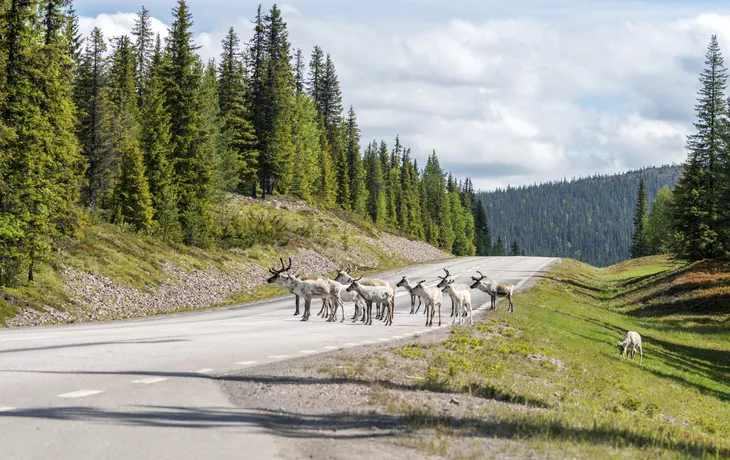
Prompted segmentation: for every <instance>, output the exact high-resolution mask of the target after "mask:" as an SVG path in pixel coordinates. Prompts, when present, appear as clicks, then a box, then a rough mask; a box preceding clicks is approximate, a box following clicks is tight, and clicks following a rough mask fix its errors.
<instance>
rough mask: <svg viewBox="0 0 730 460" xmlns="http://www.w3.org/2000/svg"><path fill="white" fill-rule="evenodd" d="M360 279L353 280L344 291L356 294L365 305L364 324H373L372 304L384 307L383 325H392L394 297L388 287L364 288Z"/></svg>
mask: <svg viewBox="0 0 730 460" xmlns="http://www.w3.org/2000/svg"><path fill="white" fill-rule="evenodd" d="M361 279H362V277H360V278H357V279H353V280H352V283H351V284H350V286H348V288H347V289H346V290H347V291H348V292H353V291H354V292H357V293H358V294H360V295H361V296H362V298H363V299H364V300H365V303H366V304H367V321H366V322H365V324H368V325H372V324H373V302H378V303H380V304H382V305H384V307H383V310H384V316H385V325H386V326H390V325H392V324H393V308H394V307H395V295H394V294H393V290H392V289H391V288H390V286H365V285H363V284H362V283H361V282H360V281H361Z"/></svg>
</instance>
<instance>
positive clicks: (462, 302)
mask: <svg viewBox="0 0 730 460" xmlns="http://www.w3.org/2000/svg"><path fill="white" fill-rule="evenodd" d="M439 284H441V283H439ZM441 291H442V292H445V293H447V294H448V295H449V296H450V297H451V303H452V304H454V305H456V316H455V317H454V321H453V322H452V323H451V324H454V323H455V322H456V320H457V317H458V319H459V324H462V321H465V320H464V316H466V313H467V311H468V313H469V324H474V315H473V312H472V310H471V292H469V291H464V290H461V289H458V290H457V289H454V280H451V281H449V282H448V283H446V286H444V288H443V289H442V290H441ZM461 312H464V314H463V315H462V314H461Z"/></svg>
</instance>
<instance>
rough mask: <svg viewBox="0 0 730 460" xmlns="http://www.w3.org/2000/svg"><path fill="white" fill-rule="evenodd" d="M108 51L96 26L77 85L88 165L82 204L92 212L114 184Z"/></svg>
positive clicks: (78, 133) (83, 149)
mask: <svg viewBox="0 0 730 460" xmlns="http://www.w3.org/2000/svg"><path fill="white" fill-rule="evenodd" d="M106 51H107V47H106V43H105V41H104V36H103V34H102V32H101V29H99V28H98V27H95V28H94V29H93V30H92V32H91V37H90V41H88V42H87V45H86V50H85V51H84V55H83V57H82V58H81V64H80V66H79V69H78V78H77V83H76V85H75V86H74V101H75V104H76V108H77V114H78V124H77V131H76V136H77V138H78V140H79V144H80V145H81V152H82V154H83V156H84V157H85V158H86V162H87V164H88V168H87V170H86V181H85V183H86V188H85V190H84V193H83V197H84V199H83V201H84V203H85V204H87V205H88V206H89V207H90V208H91V210H92V211H94V210H96V209H97V204H98V201H99V198H100V197H101V196H104V195H106V194H107V193H108V190H109V189H110V187H112V185H113V182H112V179H113V174H112V173H113V166H114V162H113V156H112V152H111V149H110V146H111V140H110V132H109V129H110V128H109V114H108V112H109V107H108V106H109V104H108V101H107V91H106V89H107V86H108V79H109V75H108V74H109V69H108V60H107V58H106V57H105V54H106Z"/></svg>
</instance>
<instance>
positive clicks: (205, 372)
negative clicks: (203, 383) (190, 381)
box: [193, 367, 215, 374]
mask: <svg viewBox="0 0 730 460" xmlns="http://www.w3.org/2000/svg"><path fill="white" fill-rule="evenodd" d="M214 370H215V369H211V368H209V367H206V368H205V369H198V370H197V371H193V374H207V373H209V372H213V371H214Z"/></svg>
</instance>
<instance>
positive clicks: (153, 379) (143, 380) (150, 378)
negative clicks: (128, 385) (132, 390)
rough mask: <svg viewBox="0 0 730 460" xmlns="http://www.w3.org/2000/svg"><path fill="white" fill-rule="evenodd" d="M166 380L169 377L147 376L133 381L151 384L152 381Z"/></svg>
mask: <svg viewBox="0 0 730 460" xmlns="http://www.w3.org/2000/svg"><path fill="white" fill-rule="evenodd" d="M164 380H167V377H147V378H146V379H139V380H132V383H144V384H150V383H157V382H162V381H164Z"/></svg>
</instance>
